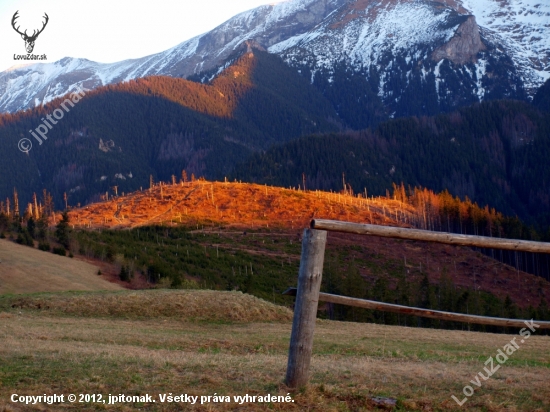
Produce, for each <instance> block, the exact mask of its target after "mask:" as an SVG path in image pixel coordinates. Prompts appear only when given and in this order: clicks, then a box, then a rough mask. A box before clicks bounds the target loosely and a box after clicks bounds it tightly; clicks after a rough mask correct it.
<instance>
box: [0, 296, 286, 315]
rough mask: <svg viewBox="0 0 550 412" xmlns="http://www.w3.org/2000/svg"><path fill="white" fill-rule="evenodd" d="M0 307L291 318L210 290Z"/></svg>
mask: <svg viewBox="0 0 550 412" xmlns="http://www.w3.org/2000/svg"><path fill="white" fill-rule="evenodd" d="M1 307H11V308H16V309H27V310H39V311H52V312H57V313H59V312H60V313H65V314H69V315H76V316H92V317H95V316H114V317H118V318H121V317H122V318H159V317H160V318H178V319H182V320H198V321H201V320H203V321H220V322H223V321H228V322H259V321H263V322H272V321H290V320H291V319H292V312H291V311H290V310H289V309H287V308H285V307H282V306H278V305H274V304H272V303H269V302H266V301H264V300H262V299H258V298H256V297H254V296H252V295H246V294H243V293H241V292H219V291H210V290H187V291H167V290H166V291H165V290H160V291H159V290H155V291H132V292H121V293H104V294H98V293H92V294H77V295H75V294H67V295H63V294H57V295H46V296H23V297H11V298H4V302H3V303H2V300H1V299H0V308H1Z"/></svg>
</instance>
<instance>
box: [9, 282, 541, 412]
mask: <svg viewBox="0 0 550 412" xmlns="http://www.w3.org/2000/svg"><path fill="white" fill-rule="evenodd" d="M261 319H268V320H269V321H268V322H266V321H261ZM290 330H291V312H290V311H289V310H288V309H285V308H281V307H279V306H275V305H272V304H270V303H267V302H264V301H261V300H259V299H257V298H253V297H251V296H248V295H245V294H242V293H238V292H213V291H162V290H160V291H140V292H131V291H122V292H108V293H58V294H56V293H53V294H40V295H24V296H3V297H0V411H2V412H3V411H19V410H30V411H38V410H124V411H126V410H128V411H129V410H148V411H154V410H197V411H216V410H222V411H225V410H240V411H242V410H245V411H248V410H250V411H252V410H295V411H307V410H309V411H361V410H376V409H377V406H376V405H375V401H374V400H373V398H375V397H385V398H393V399H396V400H397V406H396V407H395V408H394V410H400V411H437V410H461V409H462V410H463V409H466V410H472V411H548V410H550V385H548V382H549V380H550V350H549V349H550V337H547V336H536V334H535V335H534V336H532V337H531V338H529V339H528V340H526V341H525V343H523V344H521V346H520V349H519V350H518V351H517V352H515V353H514V354H513V355H511V356H510V359H509V360H508V361H507V363H506V364H505V365H503V366H502V367H501V368H500V370H499V371H498V372H497V373H496V374H495V375H494V376H493V377H492V378H489V379H488V380H487V381H483V380H481V382H482V387H481V388H479V389H476V392H475V394H474V395H473V396H472V397H471V398H469V400H468V402H466V403H465V404H464V406H463V407H462V408H459V407H458V405H457V404H456V403H455V402H454V401H453V400H452V399H451V395H456V396H457V398H459V399H462V398H463V397H464V396H463V395H462V396H460V395H461V393H462V389H463V387H464V386H465V385H472V384H471V383H469V382H470V381H471V380H472V379H473V378H474V376H475V375H476V374H477V373H478V372H480V371H483V368H484V366H485V365H484V363H485V361H486V360H487V359H488V358H489V357H490V356H495V355H496V354H497V350H498V349H499V348H502V347H503V346H504V345H505V344H506V343H508V342H509V341H510V340H511V339H512V338H513V337H514V336H513V335H493V334H481V333H474V332H461V331H442V330H434V329H411V328H404V327H395V326H383V325H373V324H354V323H342V322H332V321H326V320H318V322H317V328H316V332H315V343H314V356H313V359H312V367H311V370H312V374H311V384H310V386H309V387H308V388H307V389H305V390H299V391H295V392H291V396H292V398H293V400H294V402H293V403H282V404H279V403H273V404H258V403H245V404H242V405H239V404H238V403H234V402H231V403H229V404H226V403H210V404H205V405H202V406H201V405H198V406H197V405H194V406H192V405H187V404H182V403H179V404H174V403H171V404H169V403H164V404H163V403H160V400H159V399H160V398H159V394H168V393H172V394H173V395H176V394H177V395H179V394H191V395H195V396H208V395H212V396H213V395H214V394H217V395H222V396H226V395H227V396H234V395H245V394H247V393H248V394H249V395H265V394H272V395H286V394H287V393H289V392H290V391H289V390H288V389H287V388H286V387H285V386H284V384H283V380H284V375H285V370H286V361H287V353H288V344H289V337H290ZM13 393H17V394H20V395H35V396H36V395H40V394H44V393H46V394H53V393H57V394H61V393H63V394H65V395H67V394H69V393H74V394H80V393H88V394H103V395H104V396H108V394H121V393H122V394H126V395H145V394H150V395H153V398H154V399H156V402H155V403H139V404H134V403H125V404H118V405H114V406H110V405H105V404H103V403H96V404H92V403H83V404H78V403H77V404H74V405H72V406H71V405H70V404H63V405H51V406H49V405H45V404H44V403H42V404H40V405H34V406H27V407H22V406H21V405H20V404H14V403H12V402H10V396H11V394H13ZM199 402H200V401H199Z"/></svg>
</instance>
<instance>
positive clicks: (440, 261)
mask: <svg viewBox="0 0 550 412" xmlns="http://www.w3.org/2000/svg"><path fill="white" fill-rule="evenodd" d="M480 210H481V209H480ZM60 217H61V216H59V215H58V216H57V217H56V219H59V218H60ZM312 218H325V219H335V220H346V221H352V222H360V223H374V224H384V225H394V226H415V227H419V226H421V223H422V221H423V218H425V217H424V216H423V213H422V211H421V210H419V209H417V208H415V206H413V205H412V204H411V203H404V202H401V201H397V200H393V199H388V198H384V197H382V198H369V199H365V197H364V196H362V195H359V196H357V195H355V196H352V195H350V194H342V193H327V192H320V191H305V192H304V191H301V190H296V189H286V188H280V187H270V186H262V185H257V184H248V183H236V182H235V183H230V182H208V181H204V180H198V181H194V182H187V183H177V184H166V183H161V184H157V185H155V186H154V187H152V188H151V189H146V190H143V191H138V192H135V193H131V194H125V195H123V196H118V197H116V196H115V197H110V198H109V199H108V200H105V201H103V202H100V203H95V204H92V205H89V206H86V207H84V208H80V209H73V210H71V211H70V212H69V219H70V223H71V225H73V227H74V228H81V229H102V228H109V229H131V228H136V227H140V226H146V225H159V224H163V225H167V226H178V225H185V226H194V225H200V229H202V227H203V225H204V227H205V228H206V227H210V228H212V226H218V225H221V226H224V227H225V228H226V229H230V228H231V227H238V228H241V229H248V228H263V231H264V232H266V236H269V233H279V236H288V237H289V238H291V239H292V238H295V237H296V235H297V233H300V232H301V230H302V229H304V228H305V227H307V226H308V225H309V223H310V221H311V219H312ZM412 222H414V223H415V224H414V225H412V224H411V223H412ZM221 233H222V234H223V235H224V236H226V237H234V236H237V235H236V232H235V231H232V230H223V231H222V232H221ZM330 239H331V240H330V242H329V245H328V248H329V250H338V251H340V250H341V248H342V247H344V248H346V247H351V246H357V245H362V246H364V247H365V248H366V249H365V250H370V251H374V253H375V256H379V257H383V259H386V260H388V261H391V262H393V263H392V265H393V264H395V263H396V262H403V261H405V267H406V270H407V275H408V277H409V279H411V280H413V279H416V280H419V279H421V278H422V276H423V274H424V273H426V274H427V275H428V276H429V278H430V280H431V281H432V282H434V283H437V282H439V280H440V278H441V276H442V275H441V274H442V272H443V271H448V274H449V275H450V277H451V278H452V280H453V282H454V283H455V285H457V286H460V287H468V288H473V289H474V290H485V291H489V292H491V293H493V294H495V295H496V296H498V297H499V298H501V299H504V298H505V297H506V296H507V295H510V296H511V297H512V299H513V300H514V302H516V303H517V304H518V305H519V306H520V307H524V306H525V307H527V306H529V305H535V306H536V305H538V302H539V301H540V298H541V296H546V297H550V283H549V282H547V281H545V280H544V279H542V278H538V277H536V276H534V275H530V274H527V273H523V272H520V271H518V270H516V269H515V268H513V267H510V266H507V265H504V264H501V263H498V262H496V261H495V260H493V259H490V258H488V257H485V256H483V255H481V254H480V253H477V252H475V251H473V250H472V249H470V248H462V247H454V246H449V245H440V244H435V243H431V244H430V243H423V242H413V241H408V242H405V243H403V242H402V241H399V240H396V239H385V238H377V237H371V236H358V235H350V234H338V233H332V234H331V237H330ZM205 245H206V244H205ZM262 245H263V244H258V245H257V248H252V249H251V246H250V245H247V246H246V248H245V249H246V250H247V252H250V253H260V254H265V253H273V252H272V251H266V250H264V249H263V248H262ZM208 246H212V245H208ZM348 253H350V257H351V258H356V259H360V258H361V254H362V253H363V252H357V251H354V250H351V249H350V250H348ZM284 256H287V255H286V254H284ZM287 257H288V256H287ZM293 259H299V255H296V256H293ZM390 266H391V265H390ZM445 268H446V269H445ZM360 273H361V275H362V276H363V278H364V279H365V280H367V281H368V282H371V283H374V282H375V280H376V278H377V276H378V275H377V274H376V273H372V271H371V270H370V269H369V268H368V267H361V268H360ZM526 296H527V298H525V297H526Z"/></svg>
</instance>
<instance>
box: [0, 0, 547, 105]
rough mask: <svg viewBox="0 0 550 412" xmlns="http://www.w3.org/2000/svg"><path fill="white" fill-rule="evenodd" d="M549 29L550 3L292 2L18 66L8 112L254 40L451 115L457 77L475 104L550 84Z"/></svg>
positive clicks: (215, 63) (213, 57) (183, 69)
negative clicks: (161, 36) (196, 28)
mask: <svg viewBox="0 0 550 412" xmlns="http://www.w3.org/2000/svg"><path fill="white" fill-rule="evenodd" d="M549 28H550V4H548V3H546V2H544V3H543V2H540V0H437V1H429V0H289V1H283V2H276V3H272V4H269V5H265V6H261V7H258V8H255V9H253V10H250V11H247V12H244V13H241V14H238V15H237V16H235V17H233V18H232V19H230V20H228V21H227V22H225V23H223V24H222V25H220V26H219V27H217V28H215V29H214V30H212V31H210V32H208V33H205V34H203V35H201V36H197V37H195V38H192V39H189V40H187V41H185V42H183V43H181V44H179V45H177V46H176V47H173V48H171V49H169V50H166V51H164V52H161V53H158V54H154V55H151V56H146V57H143V58H140V59H134V60H127V61H122V62H118V63H111V64H100V63H95V62H92V61H89V60H85V59H72V58H65V59H62V60H60V61H58V62H55V63H49V64H33V65H28V66H24V67H17V68H11V69H9V70H6V71H5V72H2V73H0V111H3V112H6V111H7V112H13V111H16V110H21V109H25V108H28V107H32V106H34V105H36V104H43V103H46V102H48V101H50V100H52V99H53V98H55V97H58V96H60V95H63V94H64V93H66V92H68V91H70V90H71V88H74V87H77V86H83V87H86V88H88V89H92V88H95V87H98V86H101V85H106V84H109V83H116V82H121V81H127V80H130V79H133V78H139V77H144V76H148V75H169V76H176V77H188V76H190V75H193V74H197V73H200V72H206V71H211V70H215V69H216V68H218V67H221V66H223V65H224V63H225V61H226V60H227V59H228V58H229V56H231V54H232V53H234V51H235V50H236V49H237V48H238V47H239V45H241V44H242V43H244V42H245V41H247V40H254V41H255V42H256V43H258V44H259V45H261V46H262V47H264V48H266V49H268V50H269V52H271V53H275V54H278V55H280V56H281V57H282V58H283V59H284V60H285V61H286V62H287V63H288V64H289V65H291V66H295V67H297V68H299V69H300V70H302V69H303V68H307V70H306V71H307V72H308V73H309V72H310V73H311V78H312V80H313V79H314V78H315V75H316V74H319V73H321V72H322V71H327V72H331V71H334V68H335V67H336V66H337V65H339V64H340V63H341V62H345V64H347V65H348V67H349V69H350V70H352V71H355V72H357V73H358V72H361V71H364V72H365V76H367V77H368V81H369V82H371V83H372V82H373V81H375V80H374V78H373V77H370V76H371V75H369V74H367V73H368V72H369V73H371V74H372V73H375V75H376V82H377V83H378V94H379V96H381V98H382V99H383V100H384V102H385V104H386V105H389V106H391V105H392V104H395V100H396V99H397V100H399V98H400V97H399V94H401V93H403V92H404V91H405V90H406V89H407V87H409V86H408V84H409V83H410V82H411V81H412V82H416V81H422V82H425V83H426V85H427V86H426V87H430V88H433V90H434V93H437V99H438V102H442V101H447V102H448V103H449V105H450V106H449V107H448V108H451V107H453V105H454V106H456V105H459V104H466V103H467V102H468V101H470V100H469V99H470V97H468V98H462V97H460V96H458V97H456V98H455V100H456V102H455V103H451V101H450V100H452V98H451V97H450V96H448V94H449V93H451V94H452V93H455V92H456V90H455V91H453V90H451V89H450V88H449V82H450V81H451V80H450V79H451V78H453V79H454V80H453V81H452V82H454V81H455V80H456V82H458V83H457V84H460V85H461V86H460V87H462V91H461V92H460V93H466V94H468V96H475V99H476V100H483V99H485V98H496V97H499V96H500V97H518V98H520V97H521V96H522V93H524V91H525V93H527V94H528V95H532V94H534V92H535V90H536V88H537V87H539V86H540V85H541V84H542V83H543V82H544V80H546V79H547V78H550V30H549ZM402 62H404V63H402ZM397 66H399V67H400V69H399V70H398V71H397V72H396V67H397ZM396 76H399V83H400V86H399V87H398V89H399V90H398V89H395V87H396V86H395V84H396V83H395V81H396ZM419 76H420V77H419ZM449 76H450V77H449ZM390 78H394V81H393V83H392V84H393V85H392V84H390V83H388V82H390ZM419 78H420V80H418V79H419ZM432 78H433V79H434V80H432ZM415 79H416V80H415ZM329 80H330V74H329ZM457 87H458V86H457ZM390 100H393V101H394V103H390ZM397 112H399V111H397Z"/></svg>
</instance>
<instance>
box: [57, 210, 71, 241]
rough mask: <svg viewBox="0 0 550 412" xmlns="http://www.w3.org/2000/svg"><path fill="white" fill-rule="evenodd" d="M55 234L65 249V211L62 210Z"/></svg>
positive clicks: (67, 219)
mask: <svg viewBox="0 0 550 412" xmlns="http://www.w3.org/2000/svg"><path fill="white" fill-rule="evenodd" d="M55 236H56V238H57V241H58V242H59V243H61V244H62V245H63V246H64V247H65V249H69V214H68V213H67V211H65V212H63V215H62V219H61V221H60V222H59V223H58V224H57V226H56V230H55Z"/></svg>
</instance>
